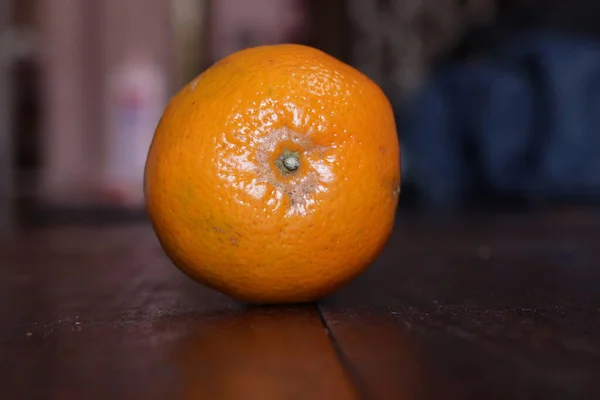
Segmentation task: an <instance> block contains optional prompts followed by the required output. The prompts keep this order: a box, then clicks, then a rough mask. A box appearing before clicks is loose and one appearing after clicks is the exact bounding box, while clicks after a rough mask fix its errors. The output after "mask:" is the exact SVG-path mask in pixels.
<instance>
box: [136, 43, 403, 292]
mask: <svg viewBox="0 0 600 400" xmlns="http://www.w3.org/2000/svg"><path fill="white" fill-rule="evenodd" d="M144 186H145V187H144V189H145V198H146V208H147V212H148V215H149V218H150V221H151V223H152V226H153V228H154V230H155V232H156V235H157V237H158V239H159V241H160V243H161V245H162V247H163V249H164V250H165V252H166V253H167V255H168V256H169V257H170V258H171V259H172V261H173V262H174V264H175V265H176V266H177V267H178V268H180V269H181V270H182V271H183V272H184V273H186V274H187V275H189V276H190V277H191V278H193V279H195V280H197V281H199V282H200V283H202V284H204V285H207V286H209V287H211V288H213V289H216V290H218V291H220V292H222V293H225V294H228V295H230V296H232V297H235V298H237V299H239V300H243V301H246V302H251V303H262V304H265V303H299V302H308V301H313V300H315V299H318V298H319V297H322V296H324V295H326V294H329V293H330V292H332V291H333V290H335V289H337V288H338V287H340V286H341V285H343V284H345V283H346V282H348V281H349V280H351V279H353V278H354V277H355V276H357V275H358V274H360V273H361V272H362V271H364V270H365V269H366V268H367V267H368V266H369V265H370V264H371V263H372V262H373V261H374V259H375V258H376V257H377V256H378V255H379V253H380V251H381V250H382V248H383V246H384V245H385V243H386V242H387V239H388V238H389V236H390V234H391V231H392V228H393V223H394V215H395V211H396V207H397V204H398V195H399V192H400V154H399V143H398V137H397V134H396V125H395V121H394V116H393V113H392V108H391V106H390V103H389V101H388V99H387V98H386V96H385V95H384V93H383V92H382V91H381V89H380V88H379V87H378V86H377V85H376V84H375V83H374V82H372V81H371V80H370V79H368V78H367V77H366V76H365V75H363V74H361V73H360V72H359V71H357V70H355V69H354V68H352V67H350V66H349V65H346V64H344V63H342V62H341V61H338V60H336V59H335V58H333V57H331V56H329V55H327V54H325V53H323V52H322V51H319V50H317V49H314V48H311V47H307V46H303V45H291V44H287V45H269V46H259V47H254V48H249V49H245V50H242V51H239V52H237V53H234V54H232V55H230V56H227V57H225V58H224V59H222V60H221V61H219V62H217V63H216V64H214V65H213V66H212V67H210V68H208V69H207V70H206V71H204V72H203V73H202V74H201V75H199V76H198V77H197V78H196V79H194V80H193V81H192V82H190V83H189V84H188V85H187V86H186V87H184V88H183V89H182V90H181V91H180V92H179V93H177V94H176V95H175V96H174V97H173V98H172V99H171V100H170V102H169V104H168V105H167V107H166V109H165V111H164V114H163V116H162V118H161V121H160V122H159V124H158V126H157V128H156V132H155V134H154V138H153V140H152V144H151V146H150V149H149V153H148V159H147V162H146V170H145V183H144Z"/></svg>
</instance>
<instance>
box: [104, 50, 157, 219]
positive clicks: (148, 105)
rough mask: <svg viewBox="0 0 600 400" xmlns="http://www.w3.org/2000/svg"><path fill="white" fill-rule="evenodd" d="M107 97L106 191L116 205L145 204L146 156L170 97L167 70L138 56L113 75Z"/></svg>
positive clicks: (135, 205)
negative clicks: (168, 96)
mask: <svg viewBox="0 0 600 400" xmlns="http://www.w3.org/2000/svg"><path fill="white" fill-rule="evenodd" d="M107 98H108V107H107V110H108V118H107V122H108V132H107V133H108V134H107V146H106V158H105V168H104V182H105V184H104V193H105V195H107V196H108V200H109V201H110V202H112V203H117V204H116V205H120V206H133V207H138V206H142V205H143V179H144V166H145V163H146V157H147V155H148V149H149V146H150V143H151V141H152V137H153V135H154V130H155V129H156V125H157V124H158V122H159V120H160V117H161V115H162V112H163V111H164V107H165V105H166V101H167V83H166V74H165V71H164V69H163V68H162V67H161V66H160V65H159V64H157V63H155V62H152V61H151V60H150V59H149V58H145V57H141V56H134V57H132V58H130V59H129V60H127V61H126V62H124V63H122V64H120V65H119V66H118V67H117V68H115V69H114V70H113V72H112V74H111V75H109V81H108V96H107Z"/></svg>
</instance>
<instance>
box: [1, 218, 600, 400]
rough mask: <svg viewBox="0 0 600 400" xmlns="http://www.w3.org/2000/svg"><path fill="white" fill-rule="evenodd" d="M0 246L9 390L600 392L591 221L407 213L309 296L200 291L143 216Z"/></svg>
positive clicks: (310, 394) (4, 369) (27, 394)
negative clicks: (262, 300)
mask: <svg viewBox="0 0 600 400" xmlns="http://www.w3.org/2000/svg"><path fill="white" fill-rule="evenodd" d="M0 255H1V257H2V258H1V265H0V393H2V395H0V396H1V398H2V399H78V400H79V399H178V398H182V399H260V400H263V399H264V400H269V399H599V398H600V380H598V379H599V378H600V214H598V215H594V214H589V213H585V214H579V215H577V214H575V215H574V214H540V215H521V216H519V215H504V216H503V215H498V216H494V217H482V216H473V217H472V218H470V219H456V220H447V221H443V222H440V221H437V222H435V221H434V220H433V219H431V220H429V221H425V220H421V219H418V218H407V217H399V218H398V221H397V225H396V231H395V233H394V235H393V237H392V238H391V239H390V242H389V244H388V246H387V248H386V249H385V251H384V253H383V254H382V255H381V257H380V258H379V260H378V261H377V262H376V263H375V264H374V265H373V266H372V268H371V269H369V270H368V272H366V273H365V274H363V275H362V276H360V277H359V278H357V279H356V280H354V281H353V282H351V283H350V284H349V285H347V286H346V287H344V288H342V289H341V290H339V291H337V292H336V293H334V294H333V295H331V296H329V297H328V298H326V299H323V300H322V301H320V302H319V303H318V304H316V305H315V304H308V305H299V306H285V307H283V306H282V307H249V306H246V305H244V304H242V303H240V302H237V301H235V300H232V299H230V298H228V297H226V296H224V295H221V294H219V293H216V292H214V291H211V290H208V289H206V288H204V287H202V286H200V285H199V284H196V283H194V282H192V281H190V280H189V279H188V278H187V277H185V276H184V275H183V274H181V273H180V272H179V271H178V270H176V269H175V268H174V267H173V266H172V265H171V263H170V262H169V260H168V259H167V258H166V257H165V256H164V255H163V253H162V250H161V249H160V247H159V245H158V243H157V241H156V239H155V237H154V235H153V232H152V230H151V229H150V227H149V226H148V225H146V224H144V223H141V224H136V225H131V224H130V225H126V226H105V227H87V228H86V227H62V228H45V229H40V230H36V231H31V232H27V233H24V234H23V235H22V236H21V237H19V238H18V239H15V241H14V242H13V243H10V244H9V245H7V246H5V247H4V248H3V249H2V250H1V252H0Z"/></svg>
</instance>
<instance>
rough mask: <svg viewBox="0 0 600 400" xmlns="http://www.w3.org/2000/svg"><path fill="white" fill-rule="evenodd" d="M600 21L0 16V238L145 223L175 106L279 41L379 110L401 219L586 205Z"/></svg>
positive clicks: (111, 11) (184, 3)
mask: <svg viewBox="0 0 600 400" xmlns="http://www.w3.org/2000/svg"><path fill="white" fill-rule="evenodd" d="M599 22H600V2H597V1H594V0H586V1H584V0H580V1H570V2H565V1H558V0H556V1H554V0H546V1H542V0H520V1H516V0H505V1H502V0H497V1H494V0H328V1H322V0H321V1H320V0H252V1H248V0H218V1H217V0H212V1H210V0H127V1H119V0H94V1H83V0H0V232H3V233H10V232H14V231H15V230H18V229H19V228H21V227H24V226H30V225H35V224H43V223H47V222H56V221H69V220H70V221H86V220H89V221H92V220H101V221H107V220H109V219H111V218H117V219H121V220H122V219H124V218H125V219H126V218H130V217H132V216H134V217H139V216H141V215H143V210H142V206H143V199H142V191H141V187H142V176H143V164H144V162H145V156H146V152H147V148H148V145H149V142H150V140H151V138H152V134H153V130H154V127H155V125H156V123H157V121H158V119H159V118H160V115H161V113H162V111H163V108H164V106H165V105H166V103H167V101H168V99H169V97H170V96H171V95H173V94H174V93H175V92H176V91H177V90H178V89H179V88H180V87H182V86H183V85H184V84H185V83H187V82H188V81H190V80H191V79H193V77H194V76H196V75H197V74H199V73H200V72H202V71H203V70H204V69H205V68H207V67H208V66H210V65H211V64H212V63H213V62H215V61H216V60H218V59H220V58H222V57H224V56H226V55H227V54H230V53H232V52H235V51H237V50H239V49H242V48H245V47H249V46H255V45H260V44H267V43H282V42H295V43H304V44H308V45H311V46H315V47H317V48H320V49H322V50H324V51H326V52H328V53H330V54H331V55H333V56H335V57H337V58H339V59H341V60H342V61H344V62H347V63H349V64H351V65H353V66H354V67H356V68H358V69H359V70H361V71H362V72H364V73H365V74H366V75H368V76H369V77H371V78H372V79H373V80H375V81H376V82H377V83H378V84H380V85H381V87H382V88H383V89H384V91H385V92H386V93H387V94H388V96H389V98H390V100H391V101H392V103H393V106H394V109H395V112H396V117H397V124H398V132H399V135H400V138H401V141H402V145H403V146H402V164H403V188H402V195H401V202H400V203H401V206H400V208H401V212H417V211H419V210H425V211H427V212H432V211H436V210H441V211H451V212H464V211H474V210H491V209H496V208H501V209H504V208H517V209H525V210H531V209H542V208H546V207H565V206H566V207H581V206H585V207H589V206H594V205H597V204H599V203H600V35H599V34H600V23H599Z"/></svg>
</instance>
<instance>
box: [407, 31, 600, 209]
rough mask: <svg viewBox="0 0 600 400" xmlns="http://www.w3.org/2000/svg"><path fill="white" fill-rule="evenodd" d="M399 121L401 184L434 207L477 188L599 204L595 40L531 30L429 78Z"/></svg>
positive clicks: (599, 98)
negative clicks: (410, 187) (413, 190)
mask: <svg viewBox="0 0 600 400" xmlns="http://www.w3.org/2000/svg"><path fill="white" fill-rule="evenodd" d="M402 114H403V115H404V116H403V117H402V118H399V126H400V132H401V139H402V144H403V153H402V155H403V168H404V174H403V175H404V179H405V182H408V183H410V185H411V186H413V188H414V189H415V190H416V192H417V194H418V197H419V199H420V200H421V201H422V202H424V203H425V204H426V205H429V206H434V207H445V208H446V207H456V206H460V205H461V204H462V203H464V202H465V201H466V199H467V197H469V196H472V197H473V196H474V197H477V196H478V195H479V194H481V193H482V192H483V191H486V192H487V193H492V194H493V195H494V196H496V195H497V196H507V197H515V198H522V199H526V200H539V199H562V200H564V199H570V200H577V201H579V200H585V201H590V200H591V201H597V200H600V43H599V42H598V41H597V40H594V39H593V38H588V37H585V36H575V35H565V34H556V33H544V32H535V33H528V34H526V35H524V36H522V37H519V38H516V39H515V40H512V41H510V42H507V43H504V44H502V45H501V46H498V47H497V48H494V50H493V51H490V52H489V53H487V54H484V55H483V56H482V57H479V58H478V59H473V60H466V61H460V62H456V61H454V62H452V63H451V64H447V65H445V66H443V67H441V68H440V69H438V71H437V72H436V73H435V74H434V75H433V76H432V78H431V80H430V81H429V82H428V83H427V84H426V85H425V87H424V88H423V89H422V91H421V92H420V93H418V94H417V96H416V97H415V98H413V100H412V101H411V102H410V104H408V107H407V108H405V109H404V110H403V111H402Z"/></svg>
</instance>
